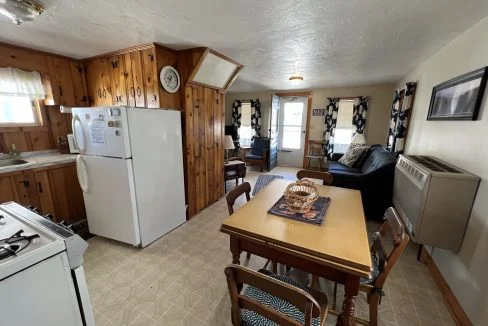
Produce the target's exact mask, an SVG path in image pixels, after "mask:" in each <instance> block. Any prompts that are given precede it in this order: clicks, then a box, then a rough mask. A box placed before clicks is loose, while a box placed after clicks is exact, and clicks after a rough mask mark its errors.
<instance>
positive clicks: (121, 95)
mask: <svg viewBox="0 0 488 326" xmlns="http://www.w3.org/2000/svg"><path fill="white" fill-rule="evenodd" d="M109 61H110V62H109V69H110V80H111V85H112V102H113V104H114V105H127V81H126V80H127V75H126V69H125V61H124V58H123V57H122V56H119V55H116V56H114V57H111V58H110V59H109Z"/></svg>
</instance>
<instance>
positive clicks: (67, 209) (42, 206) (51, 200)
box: [0, 163, 86, 223]
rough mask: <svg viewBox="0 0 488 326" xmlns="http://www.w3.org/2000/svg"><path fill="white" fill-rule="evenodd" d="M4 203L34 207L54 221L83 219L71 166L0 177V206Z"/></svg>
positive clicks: (78, 193)
mask: <svg viewBox="0 0 488 326" xmlns="http://www.w3.org/2000/svg"><path fill="white" fill-rule="evenodd" d="M8 201H15V202H17V203H19V204H21V205H23V206H29V205H32V206H35V207H37V208H38V209H39V210H40V211H41V214H51V215H53V216H54V219H55V221H56V222H61V221H65V222H66V223H72V222H75V221H78V220H81V219H84V218H86V212H85V203H84V200H83V193H82V191H81V188H80V184H79V183H78V177H77V175H76V165H75V164H74V163H66V164H60V165H55V166H50V167H45V168H38V169H33V170H23V171H18V172H10V173H2V174H0V203H4V202H8Z"/></svg>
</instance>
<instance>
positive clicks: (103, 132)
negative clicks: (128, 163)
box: [72, 107, 131, 158]
mask: <svg viewBox="0 0 488 326" xmlns="http://www.w3.org/2000/svg"><path fill="white" fill-rule="evenodd" d="M72 113H73V120H72V127H73V140H74V142H75V144H76V147H78V149H79V151H80V153H81V154H85V155H97V156H108V157H120V158H129V157H131V151H130V143H129V131H128V125H127V108H125V107H97V108H73V110H72Z"/></svg>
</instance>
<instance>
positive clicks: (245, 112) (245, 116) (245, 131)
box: [239, 103, 253, 147]
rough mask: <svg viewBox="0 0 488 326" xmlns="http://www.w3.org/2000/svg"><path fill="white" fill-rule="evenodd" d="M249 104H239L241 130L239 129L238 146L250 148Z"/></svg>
mask: <svg viewBox="0 0 488 326" xmlns="http://www.w3.org/2000/svg"><path fill="white" fill-rule="evenodd" d="M252 135H253V133H252V126H251V103H242V104H241V128H240V129H239V144H240V146H241V147H249V146H251V138H252Z"/></svg>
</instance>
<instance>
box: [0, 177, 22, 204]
mask: <svg viewBox="0 0 488 326" xmlns="http://www.w3.org/2000/svg"><path fill="white" fill-rule="evenodd" d="M9 201H19V198H18V196H17V192H16V191H15V178H14V177H0V204H1V203H6V202H9Z"/></svg>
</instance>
